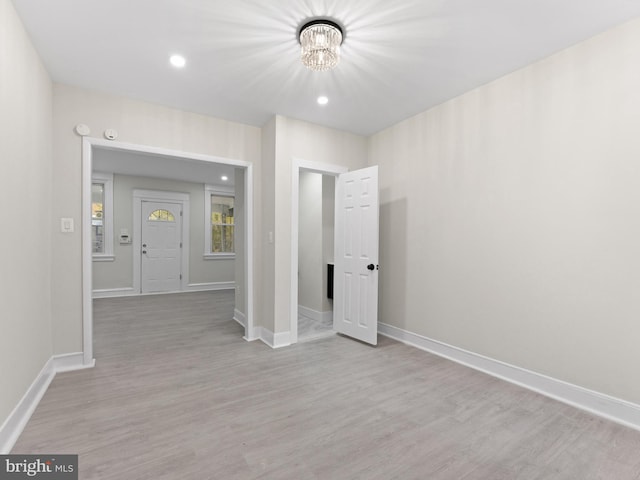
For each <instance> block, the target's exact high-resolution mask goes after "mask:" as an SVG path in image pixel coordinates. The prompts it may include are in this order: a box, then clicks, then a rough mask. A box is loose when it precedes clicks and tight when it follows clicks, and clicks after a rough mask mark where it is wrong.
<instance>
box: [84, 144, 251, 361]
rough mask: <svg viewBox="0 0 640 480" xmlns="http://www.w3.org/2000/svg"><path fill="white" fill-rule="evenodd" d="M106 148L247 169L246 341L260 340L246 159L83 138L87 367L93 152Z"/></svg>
mask: <svg viewBox="0 0 640 480" xmlns="http://www.w3.org/2000/svg"><path fill="white" fill-rule="evenodd" d="M94 148H102V149H108V150H116V151H123V152H134V153H147V154H152V155H160V156H169V157H172V158H175V159H176V160H181V159H182V160H195V161H199V162H203V163H221V164H224V165H230V166H233V167H237V168H243V169H244V170H245V175H244V192H245V198H244V205H245V218H246V225H245V242H244V244H245V252H244V256H245V272H244V273H245V282H246V285H244V288H245V292H246V300H247V311H246V312H245V314H246V324H245V335H244V339H245V340H247V341H253V340H256V339H257V337H256V329H255V328H254V318H253V316H254V315H253V314H254V308H253V307H254V281H253V278H254V265H253V165H252V164H251V162H247V161H244V160H233V159H229V158H223V157H214V156H212V155H203V154H198V153H188V152H183V151H179V150H171V149H167V148H160V147H151V146H147V145H137V144H133V143H124V142H118V141H112V140H105V139H101V138H92V137H83V139H82V222H81V223H82V350H83V352H82V353H83V364H84V365H87V366H89V365H93V364H94V362H95V360H94V358H93V298H92V292H91V290H92V283H93V281H92V275H93V261H92V248H91V183H92V182H91V175H92V172H93V149H94Z"/></svg>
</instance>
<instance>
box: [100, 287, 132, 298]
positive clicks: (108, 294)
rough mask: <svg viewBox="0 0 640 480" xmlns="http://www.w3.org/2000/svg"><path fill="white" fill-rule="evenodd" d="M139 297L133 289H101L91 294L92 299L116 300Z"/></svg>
mask: <svg viewBox="0 0 640 480" xmlns="http://www.w3.org/2000/svg"><path fill="white" fill-rule="evenodd" d="M132 295H139V293H138V292H136V291H135V290H134V289H133V288H131V287H129V288H100V289H97V290H93V291H92V292H91V297H92V298H115V297H129V296H132Z"/></svg>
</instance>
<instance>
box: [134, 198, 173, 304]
mask: <svg viewBox="0 0 640 480" xmlns="http://www.w3.org/2000/svg"><path fill="white" fill-rule="evenodd" d="M141 209H142V210H141V212H140V213H141V221H142V237H141V246H142V255H141V264H140V273H141V289H142V292H143V293H151V292H175V291H178V290H180V287H181V283H182V282H181V273H182V253H181V248H182V243H181V242H182V215H181V212H182V205H181V204H179V203H169V202H150V201H142V206H141Z"/></svg>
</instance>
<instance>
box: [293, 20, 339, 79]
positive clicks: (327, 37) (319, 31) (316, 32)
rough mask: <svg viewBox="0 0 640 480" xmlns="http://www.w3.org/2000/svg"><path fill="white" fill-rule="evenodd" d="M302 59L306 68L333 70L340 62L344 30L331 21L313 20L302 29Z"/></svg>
mask: <svg viewBox="0 0 640 480" xmlns="http://www.w3.org/2000/svg"><path fill="white" fill-rule="evenodd" d="M299 38H300V46H301V55H300V58H301V60H302V63H303V64H304V66H305V67H307V68H309V69H311V70H316V71H322V70H331V69H332V68H334V67H335V66H336V65H338V61H339V60H340V44H341V43H342V28H340V26H339V25H338V24H337V23H335V22H332V21H330V20H313V21H311V22H307V23H305V24H304V25H303V26H302V28H300V36H299Z"/></svg>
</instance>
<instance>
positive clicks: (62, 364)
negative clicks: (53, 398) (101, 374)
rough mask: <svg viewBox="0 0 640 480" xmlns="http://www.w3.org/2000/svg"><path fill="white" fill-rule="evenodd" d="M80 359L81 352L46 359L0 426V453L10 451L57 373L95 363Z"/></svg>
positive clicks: (5, 453)
mask: <svg viewBox="0 0 640 480" xmlns="http://www.w3.org/2000/svg"><path fill="white" fill-rule="evenodd" d="M82 360H83V355H82V353H71V354H67V355H54V356H53V357H51V358H49V360H47V363H45V364H44V367H42V370H40V373H39V374H38V375H37V376H36V378H35V380H34V381H33V382H32V383H31V386H30V387H29V389H28V390H27V391H26V393H25V394H24V396H23V397H22V399H21V400H20V401H19V402H18V404H17V405H16V407H15V408H14V409H13V411H12V412H11V413H10V414H9V416H8V417H7V419H6V420H5V421H4V423H3V424H2V426H1V427H0V455H7V454H9V452H11V449H12V448H13V446H14V445H15V443H16V441H17V440H18V437H20V434H21V433H22V431H23V430H24V427H26V426H27V423H28V422H29V419H30V418H31V415H33V412H35V410H36V408H37V407H38V404H39V403H40V400H42V397H43V396H44V394H45V393H46V391H47V388H49V385H50V384H51V382H52V380H53V378H54V377H55V376H56V374H57V373H61V372H70V371H72V370H82V369H85V368H91V367H93V366H94V365H95V360H94V361H93V362H92V363H91V365H84V364H83V363H82Z"/></svg>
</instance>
